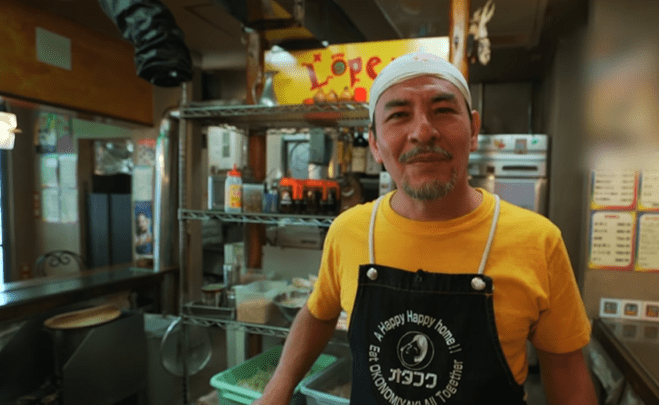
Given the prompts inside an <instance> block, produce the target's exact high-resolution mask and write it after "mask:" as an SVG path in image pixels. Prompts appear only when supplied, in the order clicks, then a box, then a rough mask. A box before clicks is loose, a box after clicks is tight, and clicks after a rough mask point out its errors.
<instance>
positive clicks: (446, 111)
mask: <svg viewBox="0 0 659 405" xmlns="http://www.w3.org/2000/svg"><path fill="white" fill-rule="evenodd" d="M453 111H454V110H453V108H451V107H440V108H436V109H435V113H438V114H449V113H452V112H453Z"/></svg>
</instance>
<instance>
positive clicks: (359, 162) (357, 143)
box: [351, 129, 370, 173]
mask: <svg viewBox="0 0 659 405" xmlns="http://www.w3.org/2000/svg"><path fill="white" fill-rule="evenodd" d="M369 152H370V151H369V150H368V141H367V140H366V138H365V137H364V133H363V131H362V130H361V129H360V130H357V131H355V132H354V140H353V143H352V164H351V169H352V170H351V171H352V172H353V173H364V172H365V171H366V159H367V154H368V153H369Z"/></svg>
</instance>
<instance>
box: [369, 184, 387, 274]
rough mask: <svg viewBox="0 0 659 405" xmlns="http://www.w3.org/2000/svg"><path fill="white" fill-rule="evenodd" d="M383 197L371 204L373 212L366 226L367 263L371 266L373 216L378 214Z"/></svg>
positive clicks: (373, 260)
mask: <svg viewBox="0 0 659 405" xmlns="http://www.w3.org/2000/svg"><path fill="white" fill-rule="evenodd" d="M383 197H384V195H381V196H380V197H379V198H378V199H377V200H375V204H373V211H371V223H370V224H369V226H368V258H369V260H370V261H369V263H371V264H375V253H374V250H373V239H374V238H375V236H374V232H375V216H376V215H377V213H378V207H379V206H380V203H381V202H382V198H383Z"/></svg>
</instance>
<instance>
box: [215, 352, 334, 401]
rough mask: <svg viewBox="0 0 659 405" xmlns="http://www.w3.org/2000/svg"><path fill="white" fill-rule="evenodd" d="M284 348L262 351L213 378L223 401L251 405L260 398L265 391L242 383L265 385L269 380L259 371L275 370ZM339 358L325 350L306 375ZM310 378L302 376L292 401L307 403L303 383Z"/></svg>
mask: <svg viewBox="0 0 659 405" xmlns="http://www.w3.org/2000/svg"><path fill="white" fill-rule="evenodd" d="M282 349H283V346H281V345H280V346H275V347H273V348H272V349H270V350H268V351H266V352H264V353H261V354H259V355H258V356H255V357H252V358H251V359H249V360H247V361H245V362H244V363H242V364H239V365H237V366H235V367H231V368H230V369H228V370H225V371H223V372H221V373H219V374H216V375H215V376H213V377H212V378H211V380H210V384H211V386H212V387H213V388H215V389H217V393H218V395H219V397H220V404H221V405H225V404H228V405H241V404H247V405H248V404H251V403H252V402H254V401H255V400H256V399H258V398H260V397H261V392H259V391H257V390H256V387H254V389H250V388H246V387H244V386H241V385H240V383H241V382H243V383H244V382H245V381H250V382H251V383H252V385H253V386H254V385H257V386H260V387H263V386H265V384H266V383H267V381H264V380H259V379H258V375H259V374H264V373H266V372H268V371H269V370H274V368H275V367H276V366H277V363H279V358H280V357H281V351H282ZM335 361H336V357H334V356H330V355H328V354H321V355H320V356H319V357H318V359H317V360H316V362H315V363H314V365H313V366H312V367H311V370H310V372H309V375H308V376H307V377H306V378H311V377H312V376H313V375H314V374H316V373H318V372H319V371H322V370H324V369H325V368H327V367H329V366H330V365H331V364H332V363H334V362H335ZM306 378H305V379H304V380H302V381H301V382H300V384H299V385H298V386H297V388H296V389H295V394H294V396H293V400H292V401H291V404H292V405H305V404H306V397H305V396H304V395H303V394H302V393H301V392H300V389H301V386H302V383H303V382H304V381H305V380H306ZM255 383H256V384H255Z"/></svg>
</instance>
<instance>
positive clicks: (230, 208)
mask: <svg viewBox="0 0 659 405" xmlns="http://www.w3.org/2000/svg"><path fill="white" fill-rule="evenodd" d="M242 185H243V179H242V175H241V174H240V172H239V171H238V168H237V167H236V165H235V163H234V165H233V169H231V170H230V171H229V172H228V173H227V178H226V180H225V181H224V211H225V212H233V213H237V212H241V211H242Z"/></svg>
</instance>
